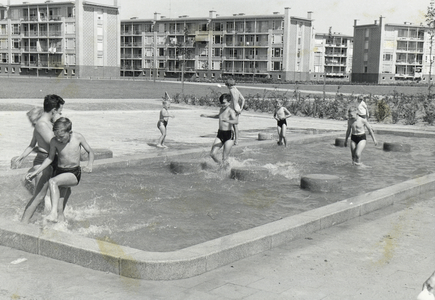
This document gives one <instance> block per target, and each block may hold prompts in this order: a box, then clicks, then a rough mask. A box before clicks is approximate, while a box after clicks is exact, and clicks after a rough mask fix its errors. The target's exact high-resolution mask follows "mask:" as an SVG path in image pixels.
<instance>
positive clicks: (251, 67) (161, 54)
mask: <svg viewBox="0 0 435 300" xmlns="http://www.w3.org/2000/svg"><path fill="white" fill-rule="evenodd" d="M311 48H312V19H311V13H309V14H308V16H307V18H300V17H293V16H290V9H289V8H285V13H284V14H280V13H278V12H276V13H273V14H270V15H256V16H247V15H245V14H241V13H240V14H234V15H232V16H219V15H217V14H216V12H215V11H210V12H209V16H208V17H205V18H192V17H188V16H179V17H178V18H166V17H164V16H161V15H160V14H159V13H155V14H154V18H153V19H138V18H132V19H129V20H122V21H121V73H120V74H121V76H122V77H149V78H181V76H182V75H183V76H185V77H188V78H205V79H213V78H220V77H225V76H233V77H245V78H253V77H256V78H260V77H261V78H275V79H278V80H286V81H307V80H309V79H310V74H309V73H310V57H311V55H310V52H311V51H310V50H311Z"/></svg>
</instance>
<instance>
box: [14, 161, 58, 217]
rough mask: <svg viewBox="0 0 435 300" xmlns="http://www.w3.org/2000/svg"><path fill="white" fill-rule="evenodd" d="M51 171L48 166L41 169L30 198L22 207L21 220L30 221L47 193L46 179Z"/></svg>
mask: <svg viewBox="0 0 435 300" xmlns="http://www.w3.org/2000/svg"><path fill="white" fill-rule="evenodd" d="M52 172H53V169H52V168H51V167H48V168H46V169H45V170H44V171H42V175H41V176H40V178H39V180H37V182H38V183H37V184H36V186H35V191H34V193H33V196H32V198H30V200H29V202H28V203H27V205H26V208H25V209H24V213H23V216H22V217H21V222H24V223H29V222H30V218H31V217H32V216H33V214H34V213H35V210H36V208H37V207H38V205H39V203H41V201H42V200H43V199H44V197H45V195H46V194H47V188H48V180H49V179H50V177H51V174H52Z"/></svg>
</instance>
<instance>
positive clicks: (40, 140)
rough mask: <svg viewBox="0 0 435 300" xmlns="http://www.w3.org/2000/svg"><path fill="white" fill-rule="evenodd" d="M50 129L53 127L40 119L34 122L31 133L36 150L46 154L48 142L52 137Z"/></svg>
mask: <svg viewBox="0 0 435 300" xmlns="http://www.w3.org/2000/svg"><path fill="white" fill-rule="evenodd" d="M52 127H53V125H52V124H51V122H50V121H49V120H47V118H43V117H41V118H40V119H39V120H38V122H36V124H35V129H34V132H33V135H34V137H35V138H36V143H37V145H38V148H40V149H42V150H45V151H46V152H47V153H48V152H49V151H50V141H51V139H52V138H53V136H54V134H53V130H52Z"/></svg>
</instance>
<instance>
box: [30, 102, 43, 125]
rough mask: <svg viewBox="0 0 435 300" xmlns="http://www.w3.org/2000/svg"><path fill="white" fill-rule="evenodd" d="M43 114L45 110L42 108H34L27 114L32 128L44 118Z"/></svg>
mask: <svg viewBox="0 0 435 300" xmlns="http://www.w3.org/2000/svg"><path fill="white" fill-rule="evenodd" d="M42 112H43V110H42V108H41V107H34V108H32V109H31V110H29V111H28V112H27V118H29V121H30V123H31V124H32V126H35V125H36V122H37V121H38V120H39V118H41V116H42Z"/></svg>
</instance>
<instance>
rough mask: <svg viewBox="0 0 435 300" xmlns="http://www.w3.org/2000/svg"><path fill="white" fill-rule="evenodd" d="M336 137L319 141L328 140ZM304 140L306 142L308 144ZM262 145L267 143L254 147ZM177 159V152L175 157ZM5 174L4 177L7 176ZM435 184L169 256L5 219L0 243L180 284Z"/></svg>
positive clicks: (422, 182)
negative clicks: (174, 281)
mask: <svg viewBox="0 0 435 300" xmlns="http://www.w3.org/2000/svg"><path fill="white" fill-rule="evenodd" d="M395 133H396V132H395ZM334 134H335V135H336V134H337V133H334ZM334 134H328V135H325V136H323V137H320V138H322V139H326V138H328V139H329V138H331V136H333V135H334ZM317 138H319V137H317ZM306 140H307V138H306V139H305V142H306ZM308 140H309V138H308ZM258 143H264V142H259V141H256V142H255V144H258ZM301 143H303V141H301ZM331 143H332V142H331ZM252 144H254V143H252ZM194 152H198V149H195V150H186V151H184V152H183V153H182V155H187V154H191V153H194ZM169 154H170V153H167V154H166V155H162V156H161V158H162V159H167V157H168V156H172V155H169ZM179 155H180V154H179V153H178V154H174V155H173V156H177V157H178V156H179ZM155 158H156V157H155V155H153V156H151V155H139V156H133V157H129V160H125V157H124V158H113V159H107V160H101V161H98V162H96V168H97V169H98V168H106V167H111V168H112V167H116V166H118V165H122V166H125V165H126V164H127V166H128V165H138V164H142V163H143V164H146V163H149V159H153V160H155ZM109 162H110V163H109ZM25 171H26V170H23V169H17V170H11V171H8V172H3V173H7V174H9V175H20V174H24V173H25ZM0 173H1V172H0ZM3 173H2V174H0V177H1V176H7V174H3ZM434 182H435V173H433V174H429V175H426V176H422V177H419V178H415V179H411V180H408V181H405V182H402V183H399V184H395V185H392V186H389V187H387V188H383V189H379V190H376V191H373V192H369V193H366V194H363V195H359V196H356V197H352V198H348V199H345V200H342V201H339V202H336V203H332V204H329V205H326V206H323V207H319V208H316V209H313V210H309V211H306V212H303V213H300V214H298V215H294V216H289V217H286V218H283V219H281V220H278V221H274V222H271V223H268V224H265V225H261V226H258V227H255V228H252V229H248V230H244V231H240V232H237V233H234V234H230V235H227V236H223V237H220V238H217V239H213V240H210V241H207V242H204V243H201V244H197V245H194V246H190V247H187V248H183V249H180V250H176V251H170V252H149V251H142V250H139V249H134V248H130V247H126V246H121V245H117V244H115V243H111V242H110V241H106V240H104V241H103V240H96V239H92V238H87V237H81V236H76V235H72V234H69V233H64V232H59V231H56V230H52V229H42V228H39V227H36V226H29V225H26V224H22V223H18V222H13V221H9V220H5V219H1V218H0V243H1V245H3V246H7V247H11V248H15V249H18V250H22V251H26V252H29V253H34V254H39V255H43V256H46V257H50V258H54V259H57V260H62V261H65V262H70V263H74V264H77V265H80V266H83V267H86V268H91V269H94V270H100V271H104V272H111V273H115V274H119V275H122V276H125V277H130V278H138V279H147V280H174V279H182V278H188V277H192V276H195V275H199V274H202V273H205V272H208V271H210V270H213V269H215V268H218V267H221V266H224V265H227V264H229V263H232V262H234V261H237V260H240V259H243V258H246V257H248V256H252V255H255V254H258V253H261V252H263V251H266V250H269V249H272V248H274V247H277V246H279V245H282V244H284V243H287V242H289V241H291V240H294V239H297V238H300V237H303V236H305V235H306V234H309V233H312V232H315V231H318V230H321V229H325V228H328V227H331V226H334V225H336V224H339V223H342V222H345V221H347V220H350V219H353V218H356V217H358V216H362V215H365V214H367V213H369V212H372V211H375V210H378V209H380V208H383V207H387V206H390V205H394V204H395V203H397V202H399V201H403V200H405V199H408V198H411V197H415V196H418V195H420V194H423V193H427V192H429V191H431V190H433V189H435V184H434Z"/></svg>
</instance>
